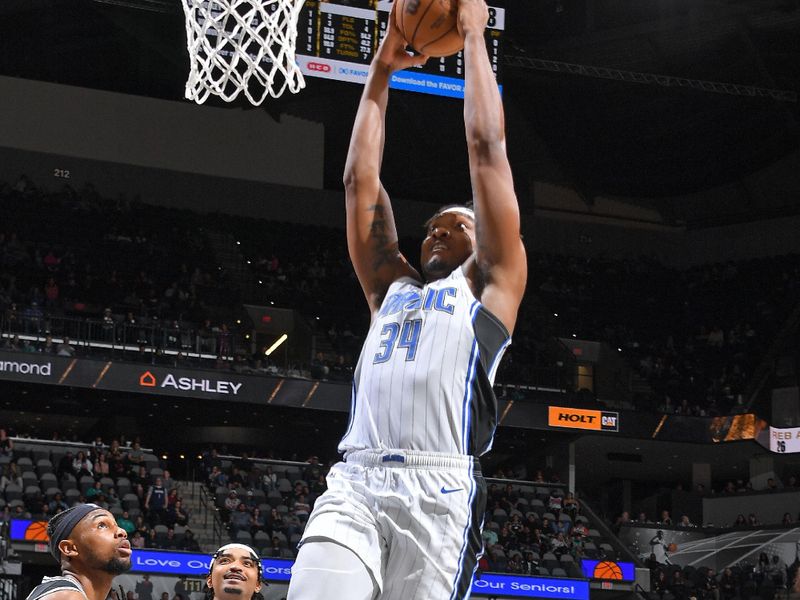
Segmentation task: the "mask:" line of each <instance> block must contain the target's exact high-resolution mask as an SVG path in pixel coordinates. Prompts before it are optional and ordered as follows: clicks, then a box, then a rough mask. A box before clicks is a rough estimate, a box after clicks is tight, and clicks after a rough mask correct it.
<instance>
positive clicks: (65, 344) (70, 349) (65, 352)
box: [56, 336, 75, 357]
mask: <svg viewBox="0 0 800 600" xmlns="http://www.w3.org/2000/svg"><path fill="white" fill-rule="evenodd" d="M56 354H57V355H58V356H67V357H73V356H75V347H74V346H73V345H72V344H70V341H69V338H68V337H67V336H64V340H63V341H62V342H61V343H60V344H58V346H56Z"/></svg>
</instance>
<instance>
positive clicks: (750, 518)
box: [747, 513, 761, 527]
mask: <svg viewBox="0 0 800 600" xmlns="http://www.w3.org/2000/svg"><path fill="white" fill-rule="evenodd" d="M747 524H748V525H749V526H750V527H758V526H759V525H761V521H759V520H758V517H756V514H755V513H750V514H749V515H747Z"/></svg>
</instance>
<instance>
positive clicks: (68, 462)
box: [56, 450, 75, 480]
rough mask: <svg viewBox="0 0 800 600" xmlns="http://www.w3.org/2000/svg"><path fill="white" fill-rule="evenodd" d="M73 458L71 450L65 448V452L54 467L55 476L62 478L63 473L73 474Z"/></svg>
mask: <svg viewBox="0 0 800 600" xmlns="http://www.w3.org/2000/svg"><path fill="white" fill-rule="evenodd" d="M74 460H75V459H74V457H73V454H72V451H71V450H67V453H66V454H65V455H64V456H62V457H61V460H59V461H58V466H57V467H56V477H58V479H59V480H61V479H63V478H64V475H72V476H73V477H74V476H75V468H74Z"/></svg>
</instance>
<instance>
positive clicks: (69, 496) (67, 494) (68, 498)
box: [64, 488, 81, 506]
mask: <svg viewBox="0 0 800 600" xmlns="http://www.w3.org/2000/svg"><path fill="white" fill-rule="evenodd" d="M80 499H81V493H80V492H79V491H78V490H77V489H75V488H70V489H68V490H64V501H65V502H66V503H67V504H69V505H70V506H72V505H73V504H75V503H76V502H78V501H79V500H80Z"/></svg>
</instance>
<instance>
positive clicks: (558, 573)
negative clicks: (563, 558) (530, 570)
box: [550, 567, 567, 577]
mask: <svg viewBox="0 0 800 600" xmlns="http://www.w3.org/2000/svg"><path fill="white" fill-rule="evenodd" d="M550 574H551V575H552V576H553V577H566V576H567V572H566V571H565V570H564V569H562V568H560V567H556V568H555V569H552V570H551V571H550Z"/></svg>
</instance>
